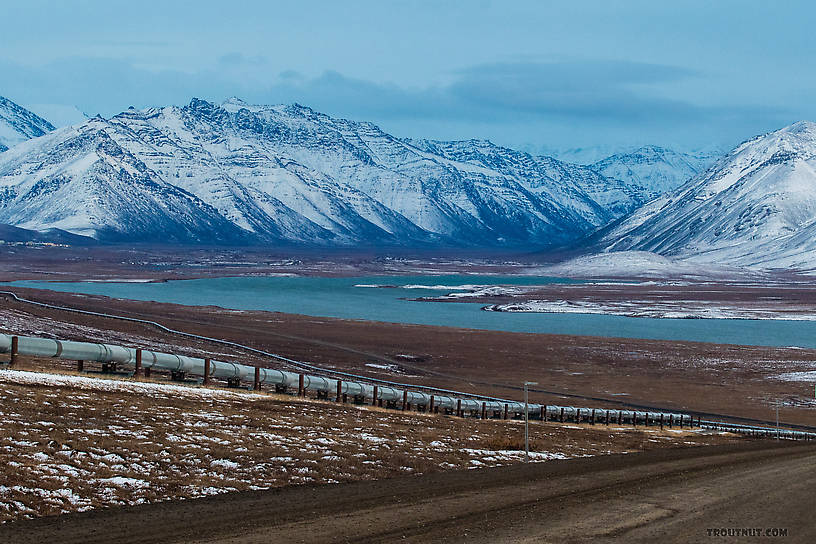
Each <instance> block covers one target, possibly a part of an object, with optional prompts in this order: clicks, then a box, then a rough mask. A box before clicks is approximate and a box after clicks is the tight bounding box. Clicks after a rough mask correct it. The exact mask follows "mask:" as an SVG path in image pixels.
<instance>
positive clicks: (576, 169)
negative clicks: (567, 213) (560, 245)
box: [406, 140, 645, 219]
mask: <svg viewBox="0 0 816 544" xmlns="http://www.w3.org/2000/svg"><path fill="white" fill-rule="evenodd" d="M406 141H407V142H409V143H411V144H412V145H415V146H417V147H419V148H420V149H423V150H425V151H428V152H430V153H434V154H437V155H441V156H443V157H446V158H448V159H451V160H455V161H459V162H465V163H469V164H474V165H478V166H481V167H484V168H490V169H493V170H495V171H497V172H503V173H506V174H509V175H512V176H513V177H514V178H516V179H518V180H520V181H521V182H522V183H523V184H524V186H525V187H527V188H528V189H529V190H530V191H532V192H535V193H538V194H543V195H550V196H551V197H552V198H554V199H557V200H558V201H562V202H563V201H569V200H570V199H572V200H573V201H574V202H575V204H576V205H577V204H579V203H581V201H584V202H585V203H586V205H587V210H591V209H592V207H593V205H594V204H599V205H600V208H601V213H603V214H605V215H607V216H608V217H609V218H610V219H613V218H616V217H621V216H623V215H626V214H627V213H629V212H631V211H632V210H634V209H636V208H637V207H639V206H640V205H641V204H643V202H645V200H644V199H643V198H642V197H641V196H640V193H641V192H642V191H641V190H640V188H639V187H630V186H627V185H625V184H624V183H623V182H621V181H619V180H615V179H608V178H606V177H604V176H602V175H600V174H598V172H596V171H595V170H593V169H591V168H589V167H586V166H581V165H578V164H571V163H567V162H563V161H559V160H558V159H554V158H552V157H547V156H534V155H530V154H528V153H524V152H521V151H515V150H513V149H509V148H506V147H500V146H497V145H495V144H493V143H491V142H489V141H486V140H466V141H457V142H443V141H433V140H406ZM587 196H589V197H590V198H591V200H592V201H594V202H592V201H590V202H587V198H586V197H587ZM594 207H597V206H594Z"/></svg>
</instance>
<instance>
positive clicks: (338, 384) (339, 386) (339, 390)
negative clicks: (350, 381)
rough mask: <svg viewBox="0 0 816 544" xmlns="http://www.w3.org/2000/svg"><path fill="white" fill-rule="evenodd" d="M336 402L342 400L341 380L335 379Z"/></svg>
mask: <svg viewBox="0 0 816 544" xmlns="http://www.w3.org/2000/svg"><path fill="white" fill-rule="evenodd" d="M336 402H343V382H342V381H341V380H337V399H336Z"/></svg>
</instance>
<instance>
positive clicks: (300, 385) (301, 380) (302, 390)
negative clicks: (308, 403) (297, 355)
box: [298, 374, 306, 397]
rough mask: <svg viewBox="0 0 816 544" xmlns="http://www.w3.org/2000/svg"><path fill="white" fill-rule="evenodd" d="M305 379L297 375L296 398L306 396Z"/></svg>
mask: <svg viewBox="0 0 816 544" xmlns="http://www.w3.org/2000/svg"><path fill="white" fill-rule="evenodd" d="M305 379H306V378H305V377H304V376H303V374H298V397H305V396H306V388H305V387H304V384H305Z"/></svg>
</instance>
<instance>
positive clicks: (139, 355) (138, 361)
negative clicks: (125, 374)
mask: <svg viewBox="0 0 816 544" xmlns="http://www.w3.org/2000/svg"><path fill="white" fill-rule="evenodd" d="M141 373H142V350H141V349H139V348H136V366H135V368H134V369H133V377H134V378H137V379H138V378H139V374H141Z"/></svg>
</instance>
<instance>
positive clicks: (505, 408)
mask: <svg viewBox="0 0 816 544" xmlns="http://www.w3.org/2000/svg"><path fill="white" fill-rule="evenodd" d="M508 411H509V407H508V406H507V404H505V405H504V419H507V412H508Z"/></svg>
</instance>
